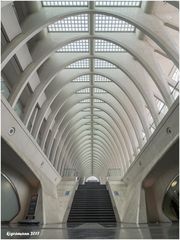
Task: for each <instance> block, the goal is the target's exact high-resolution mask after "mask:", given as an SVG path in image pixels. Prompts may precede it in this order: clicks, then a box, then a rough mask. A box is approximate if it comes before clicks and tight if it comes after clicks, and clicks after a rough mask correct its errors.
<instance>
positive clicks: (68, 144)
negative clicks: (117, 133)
mask: <svg viewBox="0 0 180 240" xmlns="http://www.w3.org/2000/svg"><path fill="white" fill-rule="evenodd" d="M95 130H96V129H95ZM101 130H102V131H103V132H104V130H105V129H101ZM106 131H107V128H106ZM94 133H95V134H96V131H94ZM108 133H109V135H110V136H112V134H111V133H110V132H109V131H108ZM112 139H113V137H112ZM73 140H74V138H73V136H72V140H70V141H69V142H68V143H67V146H69V148H71V146H73V147H75V146H76V145H80V144H79V142H78V138H77V137H76V138H75V141H76V142H75V144H74V143H73ZM71 143H72V144H71ZM75 149H76V147H75ZM68 151H69V150H68V148H65V151H64V152H65V153H66V155H67V157H66V156H64V155H62V158H63V159H66V158H67V159H69V156H68ZM122 153H123V152H122ZM60 158H61V156H60Z"/></svg>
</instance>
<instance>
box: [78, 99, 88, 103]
mask: <svg viewBox="0 0 180 240" xmlns="http://www.w3.org/2000/svg"><path fill="white" fill-rule="evenodd" d="M90 102H91V99H89V98H88V99H83V100H81V101H80V103H90Z"/></svg>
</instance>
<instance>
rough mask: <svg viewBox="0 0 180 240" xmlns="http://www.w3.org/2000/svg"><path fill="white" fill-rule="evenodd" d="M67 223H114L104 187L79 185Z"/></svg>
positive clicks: (97, 184) (90, 184)
mask: <svg viewBox="0 0 180 240" xmlns="http://www.w3.org/2000/svg"><path fill="white" fill-rule="evenodd" d="M68 222H81V223H87V222H116V218H115V215H114V210H113V207H112V203H111V199H110V196H109V192H108V190H107V189H106V185H100V184H99V183H86V184H85V185H79V187H78V189H77V191H76V193H75V196H74V199H73V203H72V207H71V210H70V213H69V218H68Z"/></svg>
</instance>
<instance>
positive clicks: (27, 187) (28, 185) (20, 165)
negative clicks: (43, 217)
mask: <svg viewBox="0 0 180 240" xmlns="http://www.w3.org/2000/svg"><path fill="white" fill-rule="evenodd" d="M1 145H2V156H1V160H2V166H1V171H2V173H4V174H5V175H6V176H7V177H8V178H9V179H10V180H11V181H12V183H13V184H14V186H15V188H16V190H17V194H18V196H19V201H20V211H19V213H18V215H17V216H16V217H15V218H14V219H13V220H12V223H16V222H18V221H19V220H22V219H24V218H25V216H26V214H27V211H28V207H29V203H30V199H31V195H32V194H33V193H35V192H37V191H38V189H39V188H40V184H39V181H38V179H37V178H36V177H35V175H34V174H33V173H32V172H31V171H30V169H29V168H28V167H27V166H26V165H25V163H24V162H23V161H22V160H21V159H20V157H19V156H18V155H17V154H16V153H15V152H14V151H13V150H12V149H11V148H10V147H9V146H8V145H7V143H6V142H5V141H4V140H3V139H2V141H1ZM9 194H10V193H9ZM7 197H8V195H7V191H6V189H5V188H4V184H3V181H2V199H3V198H4V199H5V198H7ZM39 201H42V200H41V198H40V199H39ZM15 202H16V198H15V196H13V193H12V192H11V197H8V201H7V202H6V205H5V206H3V207H4V208H7V209H11V210H13V209H14V210H13V211H15V208H17V206H15ZM40 206H41V204H39V206H38V211H39V212H40V211H41V212H42V209H40ZM7 214H8V211H4V212H3V219H4V221H5V219H7V217H8V215H7ZM38 215H39V213H38ZM38 218H39V217H38ZM3 219H2V220H3Z"/></svg>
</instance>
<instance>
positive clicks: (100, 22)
mask: <svg viewBox="0 0 180 240" xmlns="http://www.w3.org/2000/svg"><path fill="white" fill-rule="evenodd" d="M95 31H96V32H134V31H135V27H134V26H133V25H131V24H129V23H128V22H125V21H123V20H120V19H118V18H115V17H112V16H106V15H102V14H96V16H95Z"/></svg>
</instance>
